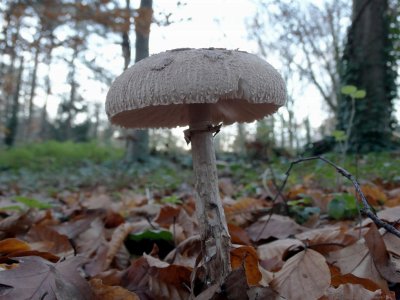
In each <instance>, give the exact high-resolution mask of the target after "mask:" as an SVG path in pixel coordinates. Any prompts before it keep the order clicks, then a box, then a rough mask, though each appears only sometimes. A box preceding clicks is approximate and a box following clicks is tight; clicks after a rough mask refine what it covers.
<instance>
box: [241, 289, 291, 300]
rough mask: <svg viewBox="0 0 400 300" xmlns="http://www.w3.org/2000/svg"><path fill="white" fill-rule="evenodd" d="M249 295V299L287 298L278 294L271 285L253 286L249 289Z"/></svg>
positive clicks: (273, 299) (275, 299) (269, 299)
mask: <svg viewBox="0 0 400 300" xmlns="http://www.w3.org/2000/svg"><path fill="white" fill-rule="evenodd" d="M247 296H248V299H249V300H261V299H268V300H279V299H285V298H283V297H281V296H279V295H278V293H277V292H275V291H274V290H273V289H271V288H270V287H259V286H253V287H251V288H250V289H249V290H248V291H247Z"/></svg>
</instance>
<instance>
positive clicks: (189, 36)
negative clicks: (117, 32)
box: [35, 0, 325, 127]
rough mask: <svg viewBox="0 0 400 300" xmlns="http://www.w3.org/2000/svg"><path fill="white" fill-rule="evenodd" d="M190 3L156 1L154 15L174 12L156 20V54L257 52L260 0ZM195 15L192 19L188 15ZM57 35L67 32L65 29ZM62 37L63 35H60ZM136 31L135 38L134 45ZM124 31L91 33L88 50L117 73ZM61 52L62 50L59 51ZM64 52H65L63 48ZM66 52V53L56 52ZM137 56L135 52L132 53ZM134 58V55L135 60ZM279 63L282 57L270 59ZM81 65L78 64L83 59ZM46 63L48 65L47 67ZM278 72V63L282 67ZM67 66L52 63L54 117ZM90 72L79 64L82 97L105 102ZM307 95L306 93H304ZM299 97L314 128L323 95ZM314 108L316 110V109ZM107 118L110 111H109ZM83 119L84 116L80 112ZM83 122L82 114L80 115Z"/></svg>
mask: <svg viewBox="0 0 400 300" xmlns="http://www.w3.org/2000/svg"><path fill="white" fill-rule="evenodd" d="M139 2H140V1H131V5H132V6H133V7H137V6H138V5H139V4H140V3H139ZM186 2H187V4H186V5H181V6H179V7H177V5H176V4H177V1H172V0H169V1H166V0H161V1H154V16H155V17H156V18H159V19H162V16H160V13H167V12H173V15H172V16H171V20H172V21H174V22H173V23H172V24H171V25H168V26H158V25H157V24H154V23H153V24H152V26H151V33H150V45H149V49H150V54H155V53H158V52H162V51H165V50H169V49H174V48H185V47H190V48H207V47H219V48H228V49H240V50H244V51H247V52H250V53H255V54H257V51H258V50H257V44H256V42H255V41H252V40H250V39H249V34H248V29H247V24H249V23H250V22H251V18H252V17H253V16H254V15H255V13H256V9H257V8H256V5H255V0H190V1H186ZM188 18H190V20H188ZM58 34H60V35H62V34H65V33H63V31H60V32H58ZM60 38H62V36H60ZM134 39H135V34H134V30H133V28H132V30H131V43H132V47H133V48H134ZM119 42H120V41H119V36H116V38H115V39H114V40H110V41H109V42H106V43H104V40H101V39H98V38H96V37H91V40H90V43H89V44H91V45H94V46H93V51H92V52H89V53H88V54H86V55H87V56H88V57H87V59H88V60H92V59H96V57H103V56H106V59H105V60H102V61H99V60H98V59H97V60H96V64H99V65H101V66H103V67H105V68H106V69H108V70H110V71H111V72H112V73H113V74H114V75H115V76H118V75H119V74H120V73H121V72H122V66H123V61H122V55H121V46H120V44H118V43H119ZM56 51H57V50H56ZM59 51H65V50H63V49H60V50H59ZM55 54H56V55H57V54H58V55H59V56H63V55H64V56H65V53H57V52H56V53H55ZM132 57H133V58H134V52H133V53H132ZM133 60H134V59H132V61H133ZM269 63H270V64H272V65H273V66H274V67H276V68H278V66H279V65H280V63H279V61H277V60H274V59H273V58H272V60H270V61H269ZM78 66H79V63H78ZM43 67H44V66H43ZM278 71H279V68H278ZM67 74H68V69H67V68H66V67H65V64H62V63H60V64H53V65H52V66H51V76H50V77H51V80H52V82H53V90H52V93H53V95H51V96H50V98H49V99H48V111H49V114H50V116H52V117H55V115H56V113H57V107H58V104H59V103H60V96H59V95H60V94H65V95H68V91H69V89H70V86H69V85H68V83H67V82H66V80H65V78H67ZM92 77H93V76H92V75H91V74H90V71H89V70H87V69H86V68H84V67H83V66H81V67H80V68H79V78H80V79H79V80H78V81H79V82H80V84H81V91H82V96H83V97H84V99H87V100H88V101H89V102H100V103H103V102H104V101H105V98H106V94H107V91H108V88H109V87H108V86H107V85H105V84H102V83H99V82H98V81H97V80H95V79H91V78H92ZM303 96H304V95H303ZM303 96H302V97H301V99H300V98H299V99H298V101H297V103H298V105H297V106H298V107H297V116H296V118H297V119H298V120H299V121H301V120H303V119H304V118H306V117H307V116H308V117H309V118H310V121H311V124H312V126H313V127H318V126H319V125H320V124H321V122H322V121H323V117H324V116H325V115H324V113H323V108H322V107H321V101H320V97H319V95H318V94H317V93H316V91H314V90H313V89H308V90H307V91H306V93H305V96H304V97H303ZM44 101H45V92H44V91H39V90H38V97H36V99H35V103H36V104H37V105H39V106H41V105H42V104H43V103H44ZM311 107H312V109H311ZM104 117H105V115H104ZM81 119H82V121H83V119H84V116H81ZM77 121H78V122H79V121H80V120H79V118H78V120H77Z"/></svg>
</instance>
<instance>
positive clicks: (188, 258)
mask: <svg viewBox="0 0 400 300" xmlns="http://www.w3.org/2000/svg"><path fill="white" fill-rule="evenodd" d="M200 252H201V242H200V235H194V236H192V237H190V238H188V239H186V240H185V241H183V242H181V243H180V244H179V245H178V246H176V247H175V249H174V250H172V251H171V252H170V253H168V255H167V256H166V257H165V259H164V260H165V261H166V262H168V263H170V264H176V265H180V266H186V267H189V268H194V267H195V263H196V258H197V257H198V256H199V255H200Z"/></svg>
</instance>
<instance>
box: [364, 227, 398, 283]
mask: <svg viewBox="0 0 400 300" xmlns="http://www.w3.org/2000/svg"><path fill="white" fill-rule="evenodd" d="M364 239H365V243H366V245H367V247H368V249H369V253H370V254H371V256H372V259H373V261H374V263H375V266H376V268H377V269H378V271H379V273H380V274H381V276H382V277H383V278H385V279H386V280H388V281H390V282H400V275H399V273H398V272H399V270H398V269H397V268H396V265H395V264H393V263H392V261H391V259H390V256H389V253H388V252H387V250H386V246H385V242H384V241H383V238H382V236H381V234H380V233H379V231H378V228H377V227H376V225H375V224H374V223H372V224H371V226H370V230H369V231H368V232H367V234H366V235H365V236H364Z"/></svg>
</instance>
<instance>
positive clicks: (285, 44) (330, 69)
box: [250, 0, 351, 114]
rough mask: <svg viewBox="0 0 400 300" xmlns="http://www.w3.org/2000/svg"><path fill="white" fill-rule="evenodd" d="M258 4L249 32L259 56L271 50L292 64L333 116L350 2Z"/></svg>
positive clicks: (269, 1)
mask: <svg viewBox="0 0 400 300" xmlns="http://www.w3.org/2000/svg"><path fill="white" fill-rule="evenodd" d="M259 2H260V3H259V7H260V9H259V10H258V12H257V14H256V16H255V17H254V20H253V24H252V26H251V28H250V29H251V38H253V39H255V40H256V41H257V43H258V45H259V49H260V52H261V54H262V55H263V56H268V53H270V51H271V50H272V52H273V53H274V54H277V55H278V56H279V57H280V59H281V61H282V64H283V65H291V68H292V70H294V71H295V72H296V73H297V74H298V75H299V78H300V80H301V81H303V83H304V84H306V83H311V84H313V85H314V86H315V87H316V89H317V90H318V92H319V93H320V94H321V97H322V98H323V99H324V101H325V103H326V104H327V106H328V107H329V109H330V111H331V112H332V113H333V114H336V108H337V103H338V95H339V92H340V82H339V73H340V63H341V56H342V52H343V48H344V46H343V41H344V38H345V35H346V28H347V26H346V25H347V23H348V22H349V20H350V14H351V7H350V3H349V1H346V0H327V1H324V2H323V4H321V5H315V4H312V3H309V2H303V1H294V0H280V1H278V0H266V1H263V0H260V1H259ZM272 28H273V30H271V29H272Z"/></svg>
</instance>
